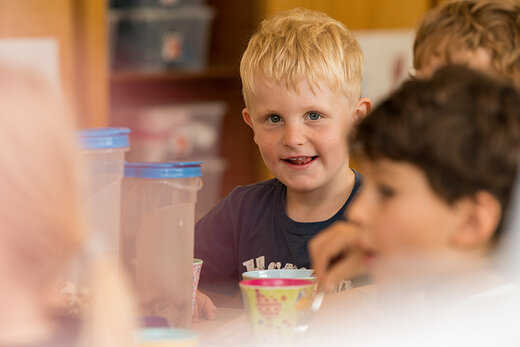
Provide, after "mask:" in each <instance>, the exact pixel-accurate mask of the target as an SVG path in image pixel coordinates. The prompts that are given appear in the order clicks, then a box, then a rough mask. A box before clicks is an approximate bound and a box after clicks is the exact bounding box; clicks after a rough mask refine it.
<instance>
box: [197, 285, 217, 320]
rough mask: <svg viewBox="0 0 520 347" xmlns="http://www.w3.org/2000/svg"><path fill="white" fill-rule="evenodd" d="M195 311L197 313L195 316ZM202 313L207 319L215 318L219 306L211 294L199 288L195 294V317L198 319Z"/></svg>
mask: <svg viewBox="0 0 520 347" xmlns="http://www.w3.org/2000/svg"><path fill="white" fill-rule="evenodd" d="M195 312H196V313H197V315H196V316H195ZM200 315H202V316H203V317H205V318H206V319H209V320H215V319H216V318H217V306H215V304H214V303H213V301H211V299H210V298H209V296H207V295H206V294H204V293H202V292H200V291H199V290H197V292H196V294H195V309H194V311H193V318H194V319H195V317H196V318H197V319H198V318H199V316H200Z"/></svg>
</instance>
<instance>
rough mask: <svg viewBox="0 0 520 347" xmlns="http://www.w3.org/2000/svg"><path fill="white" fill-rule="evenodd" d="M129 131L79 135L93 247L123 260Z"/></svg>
mask: <svg viewBox="0 0 520 347" xmlns="http://www.w3.org/2000/svg"><path fill="white" fill-rule="evenodd" d="M129 133H130V129H127V128H95V129H85V130H80V131H78V138H79V141H80V144H81V148H82V151H83V155H84V157H85V160H86V163H87V168H88V170H89V171H88V176H89V177H88V178H89V186H88V188H89V189H88V191H87V200H86V207H87V213H88V217H89V226H90V227H91V233H90V234H89V237H90V239H89V240H88V242H89V246H90V247H92V248H93V250H94V251H96V252H101V253H103V254H107V255H113V256H115V257H119V231H120V224H119V221H120V201H121V180H122V178H123V174H124V156H125V152H127V151H128V148H129V139H128V135H129Z"/></svg>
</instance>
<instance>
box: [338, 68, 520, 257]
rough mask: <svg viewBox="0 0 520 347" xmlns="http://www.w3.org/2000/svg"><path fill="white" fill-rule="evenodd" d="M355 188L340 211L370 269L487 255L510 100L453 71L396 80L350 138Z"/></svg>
mask: <svg viewBox="0 0 520 347" xmlns="http://www.w3.org/2000/svg"><path fill="white" fill-rule="evenodd" d="M351 148H352V150H353V151H354V152H355V153H356V154H357V158H358V159H359V164H360V170H361V172H363V175H364V186H363V189H362V191H361V192H360V194H359V195H358V196H357V198H356V200H355V201H354V202H353V204H352V206H351V207H350V208H349V210H348V211H347V213H348V218H349V220H350V221H352V222H353V223H356V224H358V225H360V226H361V230H362V232H361V236H360V245H361V248H362V250H363V251H364V252H365V255H366V260H367V261H373V262H374V265H376V264H383V263H385V262H387V261H388V260H389V259H392V258H401V257H405V258H406V257H411V258H413V257H430V256H432V257H433V259H439V257H442V256H448V255H473V254H474V255H479V257H480V255H482V254H488V252H489V249H490V247H491V246H492V245H493V243H494V241H495V240H497V239H499V238H501V236H502V232H503V230H502V220H503V216H504V213H505V211H506V210H507V209H508V206H509V202H510V190H511V188H512V186H513V183H514V180H515V173H516V169H517V166H518V162H519V155H520V95H519V94H518V92H517V91H516V90H515V88H514V87H513V86H512V85H509V84H505V83H501V82H499V81H497V80H495V79H493V78H491V77H488V76H487V75H484V74H482V73H479V72H476V71H473V70H470V69H467V68H464V67H461V66H447V67H443V68H441V69H439V70H438V71H437V72H435V74H434V75H433V77H432V78H431V79H424V80H411V81H408V82H405V83H404V84H403V85H402V86H401V87H400V88H398V89H397V90H396V91H395V92H394V93H393V94H391V96H390V97H389V98H387V99H386V100H385V101H383V102H382V103H381V104H380V105H379V106H377V107H376V108H375V109H374V111H373V112H372V114H371V115H370V116H369V117H368V118H367V119H366V120H365V121H364V122H362V123H361V124H360V125H359V127H358V129H357V131H356V133H355V134H354V136H353V137H352V139H351Z"/></svg>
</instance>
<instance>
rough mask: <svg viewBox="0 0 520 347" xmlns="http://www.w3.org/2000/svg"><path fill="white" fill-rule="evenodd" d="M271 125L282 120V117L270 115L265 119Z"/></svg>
mask: <svg viewBox="0 0 520 347" xmlns="http://www.w3.org/2000/svg"><path fill="white" fill-rule="evenodd" d="M267 119H268V120H269V121H270V122H271V123H278V122H280V121H281V120H282V117H280V116H279V115H277V114H271V115H269V117H268V118H267Z"/></svg>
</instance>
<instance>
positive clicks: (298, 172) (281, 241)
mask: <svg viewBox="0 0 520 347" xmlns="http://www.w3.org/2000/svg"><path fill="white" fill-rule="evenodd" d="M362 71H363V54H362V51H361V48H360V47H359V44H358V42H357V41H356V39H355V37H354V36H353V35H352V33H350V32H349V31H348V30H347V29H346V28H345V26H344V25H343V24H342V23H340V22H338V21H336V20H334V19H332V18H330V17H329V16H327V15H325V14H323V13H319V12H313V11H309V10H305V9H294V10H291V11H288V12H284V13H280V14H277V15H275V16H274V17H272V18H270V19H267V20H265V21H263V22H262V24H261V26H260V28H259V29H258V31H257V32H256V33H255V34H254V35H253V36H252V37H251V39H250V41H249V44H248V47H247V49H246V51H245V52H244V55H243V57H242V61H241V64H240V75H241V78H242V82H243V94H244V101H245V106H246V108H244V110H243V111H242V116H243V118H244V121H245V122H246V124H247V125H248V126H250V127H251V129H252V130H253V134H254V140H255V142H256V144H257V145H258V148H259V150H260V153H261V155H262V158H263V160H264V163H265V164H266V166H267V168H268V169H269V170H270V171H271V173H272V174H273V175H274V177H275V178H273V179H271V180H268V181H265V182H260V183H256V184H252V185H248V186H241V187H237V188H235V189H234V190H233V191H232V192H231V193H230V194H229V195H228V196H227V197H225V198H224V199H223V200H221V201H220V202H219V203H218V204H217V205H216V206H215V208H213V209H212V210H211V211H210V212H208V214H207V215H206V216H205V217H203V218H202V219H201V220H200V221H199V222H198V223H197V225H196V230H195V256H196V257H198V258H202V259H203V260H204V270H203V271H202V275H201V283H200V285H201V287H202V288H203V289H206V290H209V291H212V292H219V293H224V294H228V295H235V294H236V293H237V290H238V281H239V280H240V279H241V274H242V273H243V272H245V271H248V270H254V269H279V268H309V267H310V261H309V256H308V253H307V242H308V241H309V240H310V238H311V237H313V236H314V235H315V234H317V233H318V232H319V231H321V230H322V229H324V228H326V227H328V226H329V225H331V224H332V223H333V222H335V221H337V220H342V219H343V218H344V217H343V216H344V211H345V208H346V207H347V205H348V204H349V202H350V201H351V200H352V198H353V197H354V195H355V194H356V192H357V190H358V188H359V186H360V175H359V174H358V173H357V172H355V171H354V170H352V169H351V168H350V167H349V155H348V146H347V145H346V139H347V137H348V134H349V132H350V130H351V129H352V127H353V126H354V124H356V123H357V122H358V121H359V120H361V119H362V118H363V117H364V116H365V115H366V114H367V112H368V111H369V109H370V106H371V104H370V100H368V99H367V98H361V80H362Z"/></svg>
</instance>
